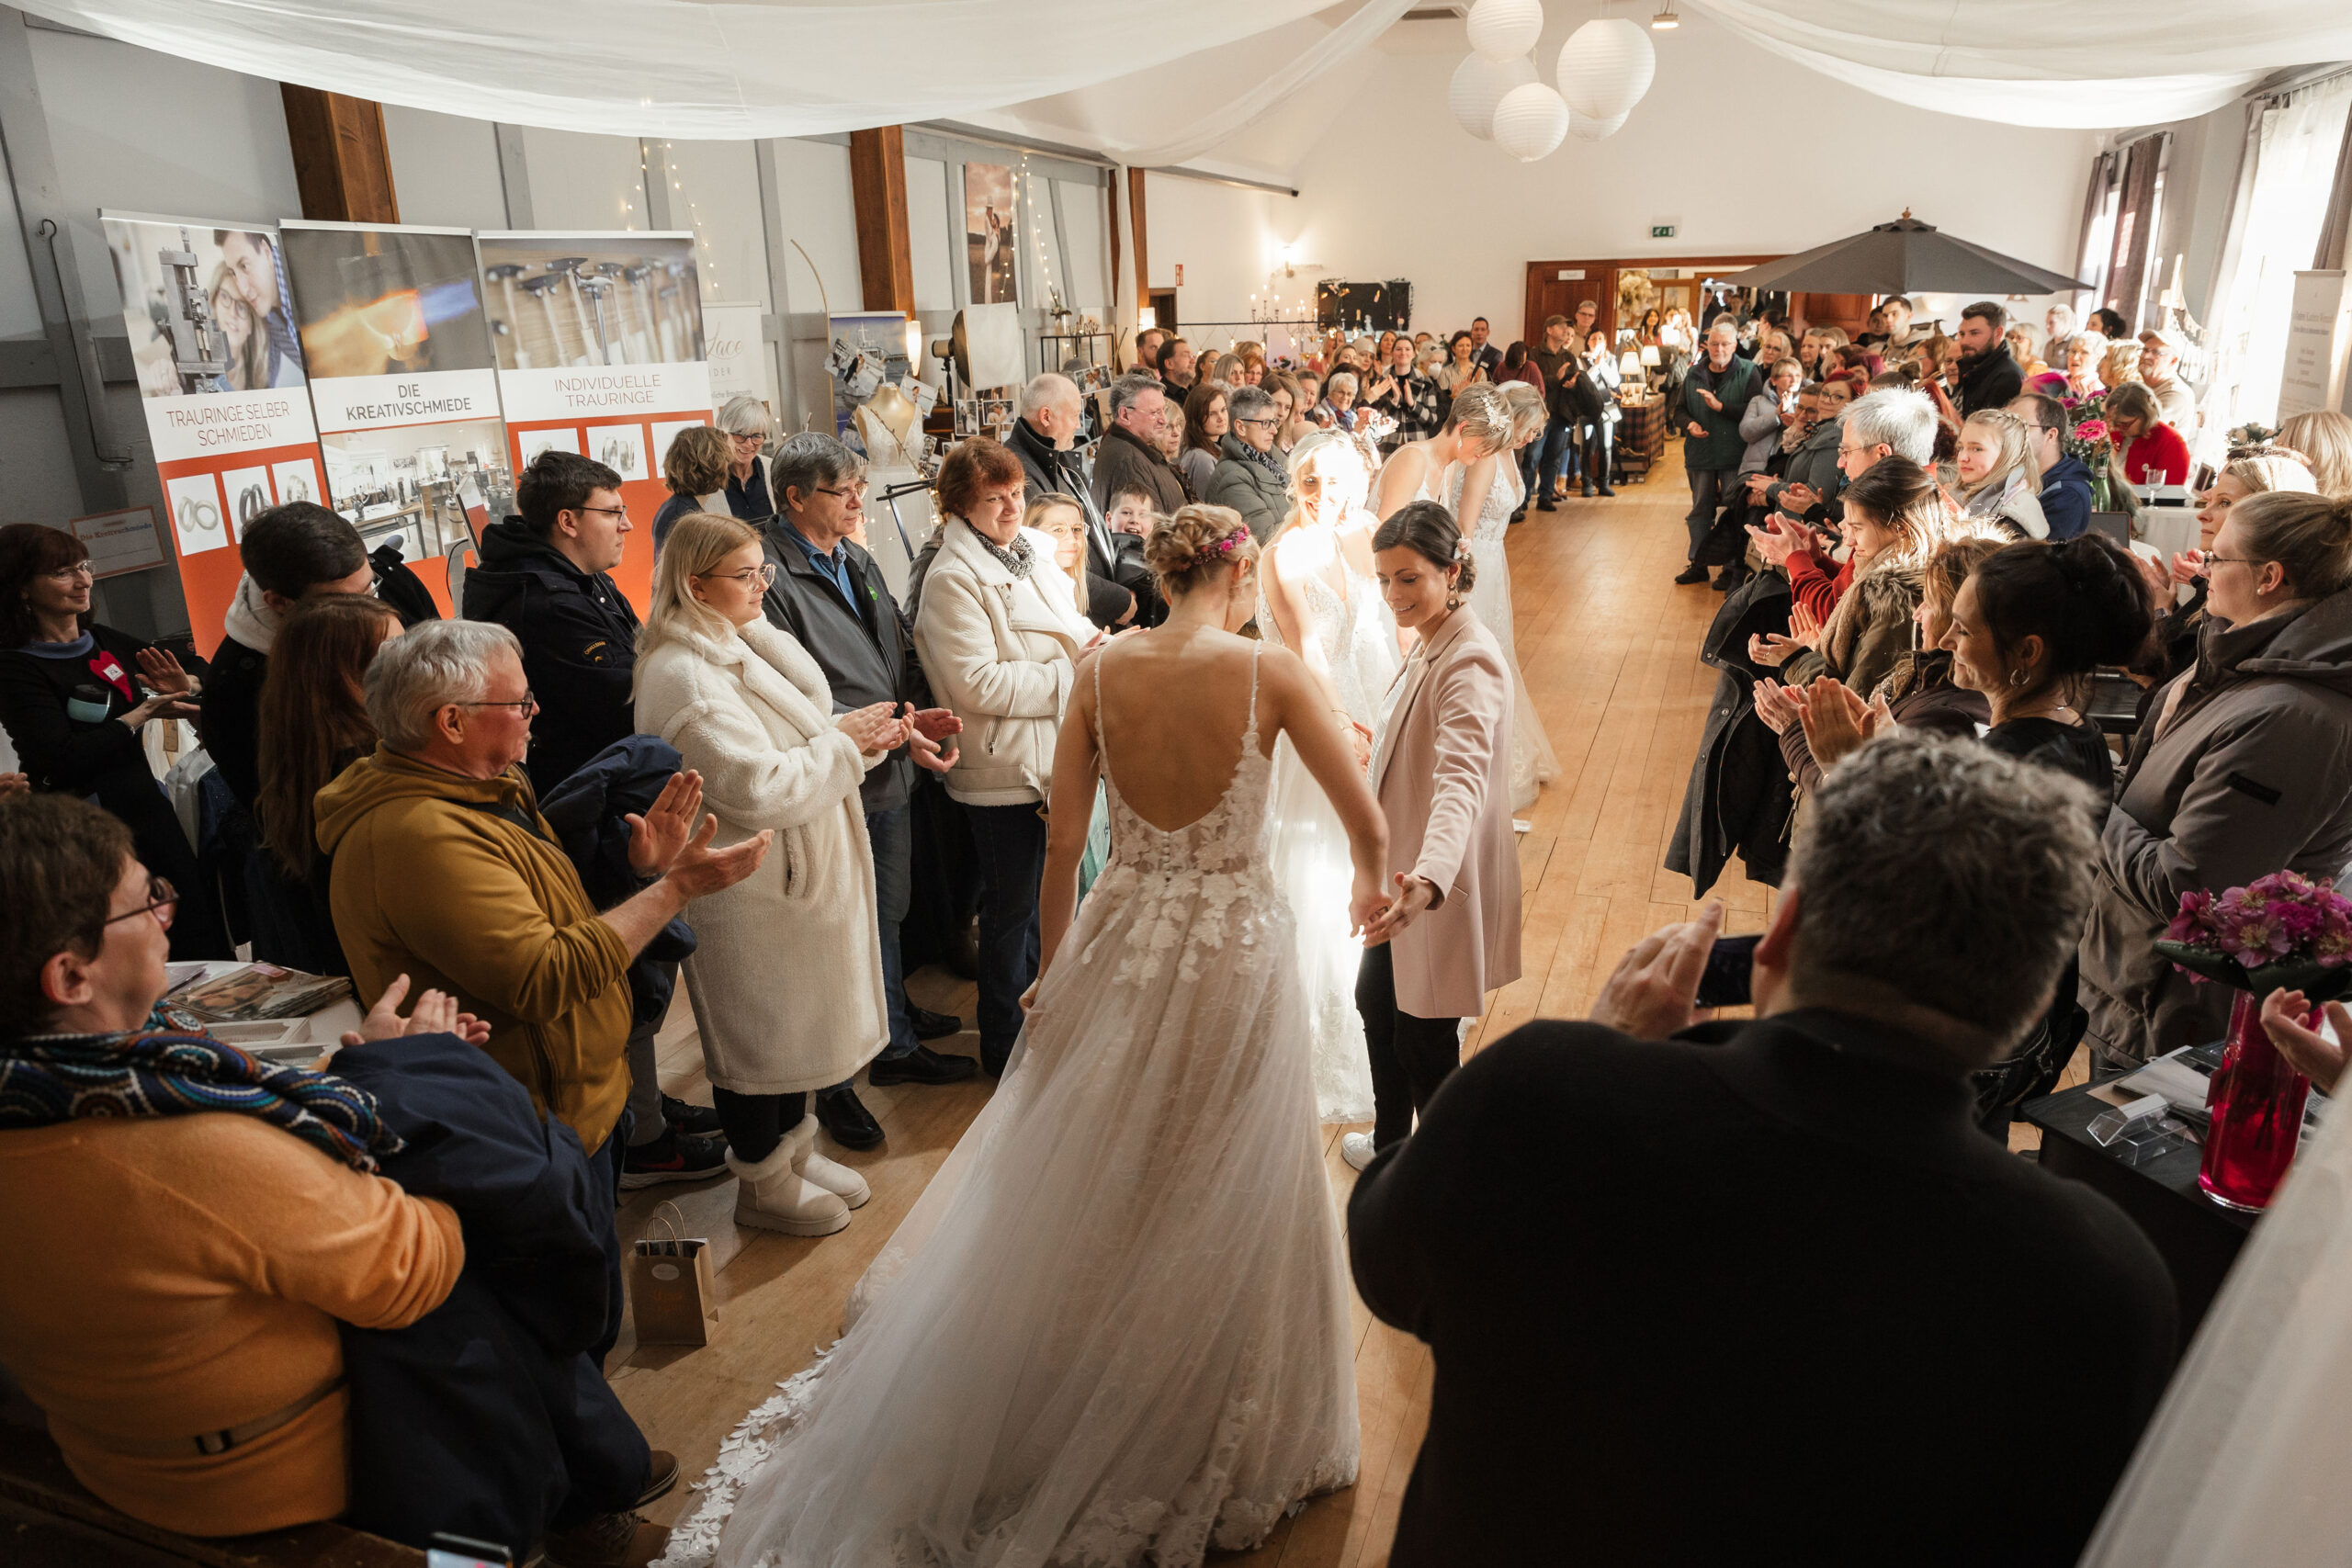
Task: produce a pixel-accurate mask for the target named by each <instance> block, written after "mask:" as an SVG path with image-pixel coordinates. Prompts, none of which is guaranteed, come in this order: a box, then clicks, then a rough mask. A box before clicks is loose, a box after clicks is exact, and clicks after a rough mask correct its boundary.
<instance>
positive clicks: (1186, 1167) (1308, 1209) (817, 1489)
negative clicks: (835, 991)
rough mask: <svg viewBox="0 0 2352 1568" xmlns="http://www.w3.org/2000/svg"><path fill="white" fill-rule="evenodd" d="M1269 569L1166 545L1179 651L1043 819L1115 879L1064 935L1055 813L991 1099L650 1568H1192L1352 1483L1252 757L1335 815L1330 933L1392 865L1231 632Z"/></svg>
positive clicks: (1154, 650) (1357, 805) (1279, 921)
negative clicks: (1342, 830)
mask: <svg viewBox="0 0 2352 1568" xmlns="http://www.w3.org/2000/svg"><path fill="white" fill-rule="evenodd" d="M1256 552H1257V547H1256V546H1255V545H1254V544H1253V543H1252V542H1251V540H1250V532H1249V529H1248V527H1247V526H1246V525H1244V524H1243V523H1242V521H1241V519H1240V516H1239V514H1238V513H1234V512H1231V511H1229V510H1227V509H1226V508H1224V507H1212V506H1188V507H1185V508H1184V509H1183V510H1182V512H1180V513H1178V514H1177V515H1176V517H1175V518H1173V519H1172V520H1170V521H1169V522H1165V523H1162V524H1161V525H1159V529H1158V530H1157V531H1156V532H1155V533H1154V535H1153V537H1152V540H1151V543H1150V554H1149V558H1150V559H1151V561H1152V563H1153V565H1154V567H1155V569H1156V570H1159V571H1160V573H1161V574H1162V581H1163V582H1164V583H1165V585H1166V586H1167V587H1168V588H1169V590H1170V600H1171V603H1172V607H1171V611H1170V616H1169V619H1168V622H1167V624H1166V625H1164V626H1159V627H1157V628H1155V629H1153V630H1150V631H1146V632H1140V633H1136V634H1135V635H1133V636H1131V637H1121V638H1119V639H1117V640H1116V641H1114V642H1112V643H1111V644H1109V645H1107V646H1106V647H1105V648H1104V649H1102V650H1101V651H1099V652H1098V653H1096V654H1094V655H1092V656H1091V659H1090V660H1086V661H1084V662H1081V664H1080V670H1079V676H1078V682H1077V684H1076V687H1075V689H1074V692H1073V695H1072V699H1071V704H1070V708H1069V716H1068V718H1067V720H1066V721H1065V723H1064V724H1063V726H1062V731H1061V741H1060V746H1059V749H1058V750H1057V753H1056V756H1055V760H1054V781H1053V790H1054V794H1055V795H1056V796H1057V797H1058V798H1060V799H1064V800H1080V801H1083V800H1086V799H1089V798H1090V797H1091V795H1093V792H1094V786H1095V783H1096V780H1097V778H1098V776H1099V777H1100V778H1101V779H1102V781H1103V784H1105V785H1106V787H1107V794H1108V798H1109V800H1110V807H1111V822H1112V829H1111V831H1112V844H1113V849H1112V859H1111V863H1110V865H1109V866H1108V867H1107V868H1106V869H1105V870H1104V872H1103V875H1102V877H1101V878H1100V879H1099V880H1098V881H1097V882H1096V883H1095V884H1094V886H1093V888H1092V890H1091V892H1089V893H1088V895H1087V897H1086V900H1085V903H1084V905H1083V907H1082V908H1080V909H1079V910H1078V914H1077V919H1076V921H1075V922H1074V923H1073V922H1072V920H1071V919H1070V915H1071V906H1072V903H1073V900H1074V899H1075V897H1076V878H1077V871H1078V862H1079V856H1080V852H1081V851H1082V849H1083V848H1084V843H1085V829H1086V825H1087V813H1085V812H1083V811H1078V812H1064V813H1060V814H1057V815H1056V816H1055V818H1053V829H1052V840H1051V843H1050V846H1049V848H1048V851H1047V855H1046V875H1045V890H1044V895H1043V899H1042V909H1041V923H1042V942H1043V959H1044V962H1043V964H1042V966H1041V969H1040V973H1039V976H1038V981H1037V985H1036V987H1035V989H1034V991H1033V992H1032V996H1033V997H1034V998H1035V1000H1034V1003H1033V1005H1032V1008H1031V1011H1030V1013H1029V1018H1028V1021H1027V1023H1026V1025H1025V1026H1024V1027H1023V1031H1022V1034H1021V1040H1020V1043H1019V1044H1018V1045H1017V1046H1016V1047H1015V1049H1014V1051H1013V1055H1012V1061H1011V1064H1010V1066H1009V1067H1008V1069H1007V1071H1006V1073H1005V1075H1004V1079H1003V1082H1002V1083H1001V1085H1000V1086H999V1088H998V1089H997V1090H996V1094H995V1098H994V1099H993V1100H990V1101H989V1106H988V1108H987V1109H986V1110H985V1111H982V1112H981V1113H980V1115H979V1116H978V1119H977V1120H975V1121H974V1122H973V1123H972V1125H971V1127H970V1129H969V1130H968V1131H967V1132H966V1134H964V1137H963V1140H962V1141H961V1142H960V1143H958V1144H957V1145H956V1149H955V1151H954V1152H953V1153H952V1154H951V1155H950V1156H948V1159H947V1161H946V1163H945V1165H944V1166H943V1167H942V1168H941V1169H940V1172H939V1174H938V1176H937V1177H935V1178H934V1179H933V1181H932V1183H931V1185H930V1187H929V1188H928V1189H927V1190H925V1191H924V1193H923V1195H922V1198H921V1199H920V1200H919V1201H917V1202H916V1204H915V1206H914V1208H913V1209H912V1210H911V1211H910V1213H909V1214H908V1216H907V1219H906V1221H905V1223H904V1224H901V1225H900V1226H899V1230H898V1232H897V1234H896V1235H893V1236H892V1237H891V1240H890V1243H889V1246H888V1247H887V1248H886V1249H885V1250H884V1251H883V1253H882V1255H881V1256H880V1257H879V1258H876V1261H875V1263H874V1266H873V1267H872V1268H871V1269H869V1270H867V1272H866V1276H865V1279H864V1280H860V1281H859V1283H858V1286H857V1288H856V1290H855V1291H854V1292H853V1293H852V1295H851V1298H850V1303H849V1306H848V1313H847V1317H848V1323H847V1326H846V1328H845V1330H844V1333H843V1337H842V1339H841V1341H840V1342H839V1343H838V1344H837V1345H835V1346H834V1348H832V1349H831V1351H830V1352H828V1353H827V1354H826V1356H824V1357H823V1358H822V1359H820V1361H819V1362H818V1364H817V1365H816V1366H814V1367H811V1368H810V1369H809V1370H808V1371H804V1372H802V1373H801V1374H800V1375H798V1376H797V1377H795V1378H793V1379H792V1380H791V1381H790V1382H786V1383H785V1384H784V1385H783V1392H782V1393H780V1394H778V1395H777V1396H776V1397H775V1398H774V1399H771V1400H770V1401H768V1403H767V1404H763V1405H762V1406H761V1407H760V1408H759V1409H757V1410H755V1411H753V1412H752V1415H751V1416H750V1417H749V1418H747V1419H746V1420H745V1422H744V1423H743V1425H742V1426H741V1427H740V1428H739V1429H738V1430H737V1431H736V1433H735V1434H734V1436H732V1437H731V1438H729V1439H728V1440H727V1442H726V1443H725V1444H724V1445H723V1446H722V1447H721V1449H720V1450H719V1456H718V1466H717V1467H716V1468H715V1469H714V1470H712V1471H711V1472H710V1475H709V1477H708V1480H707V1483H706V1492H707V1495H706V1497H705V1500H704V1502H703V1503H702V1505H701V1506H700V1507H699V1509H698V1510H697V1511H696V1513H695V1517H693V1519H692V1520H690V1521H689V1522H688V1523H687V1524H686V1525H684V1526H682V1527H681V1528H680V1529H678V1530H677V1531H676V1532H675V1533H674V1534H673V1537H672V1540H671V1545H670V1552H669V1556H668V1557H667V1558H666V1559H665V1562H672V1563H681V1564H684V1563H696V1564H699V1563H705V1562H710V1561H711V1560H712V1557H713V1554H714V1551H715V1553H716V1557H717V1561H718V1562H720V1563H723V1564H727V1565H729V1568H767V1565H770V1564H775V1565H786V1568H802V1565H814V1564H826V1565H831V1568H884V1565H889V1568H912V1565H916V1564H922V1565H933V1564H937V1565H949V1564H953V1565H956V1568H966V1565H970V1568H982V1565H985V1568H1012V1565H1015V1564H1018V1565H1022V1568H1034V1565H1040V1564H1047V1563H1051V1564H1055V1565H1057V1568H1113V1565H1119V1568H1125V1565H1136V1564H1142V1563H1147V1562H1148V1563H1150V1564H1152V1565H1153V1568H1190V1565H1193V1564H1198V1563H1199V1562H1201V1560H1202V1558H1203V1556H1204V1553H1205V1552H1207V1551H1210V1550H1212V1549H1214V1550H1220V1551H1224V1550H1242V1549H1246V1548H1249V1547H1251V1546H1254V1545H1256V1544H1257V1543H1258V1542H1259V1541H1261V1540H1263V1539H1264V1538H1265V1536H1266V1534H1267V1533H1268V1532H1269V1531H1270V1530H1271V1529H1272V1528H1273V1526H1274V1525H1275V1523H1276V1522H1277V1521H1278V1520H1279V1519H1280V1518H1281V1517H1283V1514H1284V1513H1285V1512H1286V1511H1289V1510H1292V1509H1295V1507H1297V1506H1299V1505H1300V1504H1301V1503H1303V1502H1304V1501H1305V1500H1306V1498H1307V1497H1309V1496H1311V1495H1315V1494H1317V1493H1320V1492H1327V1491H1330V1490H1332V1489H1335V1488H1338V1487H1342V1486H1346V1485H1349V1484H1351V1483H1352V1482H1353V1481H1354V1479H1355V1473H1356V1456H1357V1444H1358V1436H1357V1427H1356V1394H1355V1376H1354V1370H1353V1365H1352V1360H1353V1356H1352V1337H1351V1333H1350V1331H1349V1305H1348V1280H1347V1273H1346V1266H1345V1260H1344V1258H1343V1256H1342V1252H1341V1247H1340V1225H1339V1220H1338V1216H1337V1214H1336V1213H1335V1212H1334V1208H1333V1204H1332V1200H1331V1193H1330V1190H1329V1185H1328V1182H1327V1179H1326V1177H1325V1174H1324V1167H1323V1160H1322V1156H1321V1153H1320V1150H1319V1147H1318V1142H1317V1138H1316V1136H1315V1133H1314V1128H1313V1124H1312V1123H1311V1122H1310V1121H1309V1120H1308V1111H1309V1106H1310V1099H1311V1096H1310V1090H1309V1088H1308V1082H1307V1050H1306V1027H1305V1025H1306V1019H1305V1002H1304V998H1303V997H1302V995H1301V992H1300V988H1299V985H1298V980H1297V976H1296V975H1295V973H1294V971H1293V968H1292V966H1291V964H1289V963H1288V962H1287V955H1288V953H1289V952H1290V950H1291V942H1292V926H1291V912H1290V910H1289V908H1287V907H1286V906H1285V905H1284V904H1283V898H1282V895H1281V892H1280V890H1279V889H1278V888H1277V887H1276V886H1275V885H1274V883H1273V880H1272V877H1271V876H1270V875H1269V874H1268V872H1267V856H1266V801H1267V792H1268V784H1269V780H1270V776H1271V774H1272V766H1273V765H1272V760H1271V758H1270V756H1269V755H1268V753H1269V751H1270V750H1271V747H1272V741H1273V740H1274V739H1275V738H1276V737H1278V736H1279V737H1281V738H1283V739H1287V740H1290V741H1292V742H1294V743H1295V744H1296V745H1297V747H1298V749H1299V750H1300V752H1301V754H1302V755H1303V756H1304V757H1305V759H1306V766H1307V767H1308V768H1309V770H1310V771H1311V772H1312V773H1314V775H1315V776H1316V777H1317V779H1319V780H1321V781H1322V783H1323V784H1324V786H1325V787H1326V788H1328V789H1329V790H1330V791H1331V792H1332V794H1333V795H1334V797H1335V798H1336V799H1337V800H1338V801H1339V802H1340V815H1341V816H1342V817H1343V818H1344V819H1345V820H1346V821H1347V823H1348V825H1349V829H1350V837H1351V843H1352V844H1353V846H1354V854H1353V864H1354V867H1355V870H1354V874H1353V876H1352V878H1351V886H1350V887H1348V888H1346V889H1343V890H1342V892H1341V900H1342V910H1343V912H1344V915H1345V917H1347V918H1352V919H1356V920H1358V921H1362V920H1363V919H1368V918H1369V917H1370V915H1371V914H1372V913H1373V912H1374V910H1375V909H1376V908H1379V907H1381V904H1382V900H1381V897H1380V894H1379V886H1380V874H1381V869H1382V857H1383V855H1385V852H1386V836H1385V825H1384V824H1383V821H1382V818H1381V816H1380V808H1379V806H1378V805H1377V803H1376V802H1375V801H1374V798H1373V795H1372V791H1371V786H1370V785H1369V784H1367V783H1366V782H1365V780H1364V777H1363V773H1362V771H1361V770H1360V769H1358V768H1357V766H1356V765H1355V762H1354V760H1353V759H1352V758H1351V756H1350V755H1349V753H1348V750H1347V748H1346V746H1345V744H1344V743H1343V742H1342V740H1341V739H1340V734H1339V731H1338V728H1337V727H1335V726H1334V725H1332V724H1331V723H1330V722H1329V715H1328V714H1327V713H1326V711H1325V703H1324V697H1323V694H1322V692H1321V691H1320V689H1319V688H1318V687H1317V684H1316V683H1315V682H1312V681H1311V680H1309V679H1308V676H1307V673H1306V668H1305V667H1304V666H1303V665H1302V664H1301V663H1300V662H1299V661H1298V660H1297V659H1295V657H1293V656H1291V655H1290V654H1287V653H1284V652H1283V651H1281V650H1279V649H1262V650H1261V645H1259V644H1257V643H1253V642H1250V641H1249V640H1247V639H1245V638H1242V637H1237V636H1235V635H1233V631H1232V629H1231V628H1237V627H1239V626H1243V625H1245V624H1247V622H1248V621H1249V618H1250V611H1251V607H1252V604H1253V603H1254V592H1253V590H1254V581H1253V577H1254V573H1253V567H1254V565H1255V560H1254V558H1255V556H1256ZM1163 822H1164V823H1172V824H1179V826H1174V827H1169V828H1161V827H1159V826H1158V825H1157V824H1159V823H1163Z"/></svg>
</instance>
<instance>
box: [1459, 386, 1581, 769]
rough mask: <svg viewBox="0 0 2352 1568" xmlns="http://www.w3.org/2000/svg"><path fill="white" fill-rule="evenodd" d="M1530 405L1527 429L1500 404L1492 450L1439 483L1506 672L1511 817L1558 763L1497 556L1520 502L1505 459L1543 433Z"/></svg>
mask: <svg viewBox="0 0 2352 1568" xmlns="http://www.w3.org/2000/svg"><path fill="white" fill-rule="evenodd" d="M1522 406H1527V405H1522ZM1532 408H1533V411H1534V412H1533V414H1532V418H1533V420H1534V423H1533V424H1532V426H1530V424H1529V423H1528V419H1529V418H1530V417H1531V416H1530V415H1528V414H1527V413H1525V412H1520V413H1518V414H1517V417H1516V418H1513V417H1512V415H1511V413H1510V411H1509V410H1508V403H1507V402H1506V403H1505V404H1504V405H1503V406H1501V407H1498V417H1500V418H1503V419H1505V420H1508V421H1510V423H1506V424H1505V425H1503V426H1502V428H1501V429H1500V430H1498V433H1497V443H1496V445H1495V446H1493V447H1492V448H1490V449H1489V450H1488V451H1487V454H1486V455H1485V456H1483V457H1478V458H1476V460H1474V461H1471V462H1467V463H1457V464H1455V465H1454V466H1453V468H1452V469H1450V470H1448V472H1447V474H1446V479H1445V504H1446V506H1447V508H1448V509H1449V510H1450V511H1452V512H1453V515H1454V520H1455V522H1456V523H1457V524H1458V525H1460V527H1461V529H1462V532H1463V533H1464V535H1466V536H1468V537H1469V540H1470V554H1471V557H1472V558H1473V559H1474V560H1476V562H1477V566H1478V575H1477V580H1476V582H1475V583H1474V584H1473V585H1472V587H1471V589H1470V607H1471V609H1473V610H1475V611H1476V612H1477V615H1478V624H1479V625H1480V626H1484V627H1486V628H1487V630H1488V631H1490V632H1492V633H1494V634H1495V640H1496V641H1497V642H1498V643H1500V644H1502V645H1503V659H1504V661H1505V662H1506V663H1508V664H1509V665H1510V686H1511V713H1510V808H1511V810H1512V811H1514V812H1524V811H1527V810H1530V809H1532V807H1534V805H1535V800H1536V796H1537V795H1538V794H1539V793H1540V792H1541V791H1542V789H1543V787H1544V785H1545V784H1549V783H1551V782H1552V781H1553V780H1554V779H1555V778H1557V777H1559V776H1560V759H1559V758H1558V756H1557V755H1555V753H1554V752H1553V750H1552V739H1551V737H1550V736H1548V735H1546V734H1545V733H1544V721H1543V719H1542V718H1540V717H1539V716H1537V715H1536V712H1535V701H1534V699H1533V698H1532V697H1531V696H1529V695H1528V693H1527V676H1526V674H1525V673H1524V672H1523V671H1521V669H1520V667H1519V649H1518V648H1517V646H1516V645H1515V643H1514V642H1513V640H1512V637H1511V631H1512V627H1511V605H1510V555H1509V554H1508V553H1507V552H1506V550H1505V549H1504V545H1505V543H1506V542H1507V541H1508V539H1509V537H1510V514H1511V513H1514V512H1516V511H1518V510H1519V503H1520V502H1522V501H1524V500H1526V499H1527V492H1526V491H1525V490H1524V489H1523V488H1521V483H1520V478H1519V464H1518V462H1517V461H1516V460H1514V458H1513V457H1512V454H1513V453H1514V452H1516V451H1517V450H1518V449H1519V448H1520V447H1521V446H1525V445H1526V444H1527V443H1528V442H1529V441H1531V440H1532V439H1533V438H1534V436H1535V435H1538V434H1542V433H1543V429H1544V412H1543V404H1542V402H1540V401H1536V402H1533V403H1532Z"/></svg>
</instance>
